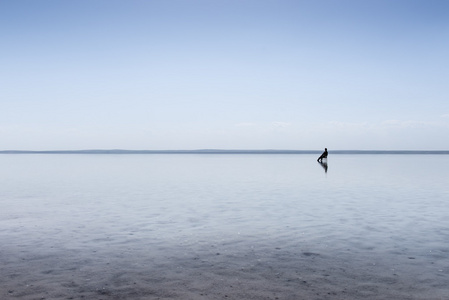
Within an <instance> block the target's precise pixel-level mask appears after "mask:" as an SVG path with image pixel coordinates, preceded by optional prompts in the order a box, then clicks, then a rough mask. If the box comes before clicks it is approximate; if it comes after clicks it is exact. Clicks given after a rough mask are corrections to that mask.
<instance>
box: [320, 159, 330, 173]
mask: <svg viewBox="0 0 449 300" xmlns="http://www.w3.org/2000/svg"><path fill="white" fill-rule="evenodd" d="M318 163H319V164H320V165H321V166H322V167H323V169H324V172H325V173H327V168H328V167H327V158H326V159H325V160H324V161H323V160H322V161H319V162H318Z"/></svg>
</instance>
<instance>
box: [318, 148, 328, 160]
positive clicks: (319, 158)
mask: <svg viewBox="0 0 449 300" xmlns="http://www.w3.org/2000/svg"><path fill="white" fill-rule="evenodd" d="M323 158H327V148H324V152H323V154H321V155H320V157H318V159H317V160H316V161H317V162H322V161H323Z"/></svg>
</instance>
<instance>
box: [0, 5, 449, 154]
mask: <svg viewBox="0 0 449 300" xmlns="http://www.w3.org/2000/svg"><path fill="white" fill-rule="evenodd" d="M0 38H1V39H0V41H1V47H0V108H1V109H0V150H79V149H135V150H138V149H149V150H151V149H154V150H165V149H166V150H171V149H186V150H187V149H291V150H293V149H298V150H320V149H323V148H324V147H327V148H328V149H329V150H330V151H331V150H337V149H338V150H348V149H358V150H449V1H446V0H422V1H416V0H372V1H370V0H366V1H359V0H339V1H336V0H314V1H311V0H309V1H301V0H295V1H289V0H207V1H206V0H154V1H152V0H147V1H144V0H126V1H123V0H120V1H118V0H95V1H92V0H76V1H60V0H39V1H37V0H0Z"/></svg>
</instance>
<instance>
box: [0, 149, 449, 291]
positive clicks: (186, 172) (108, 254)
mask: <svg viewBox="0 0 449 300" xmlns="http://www.w3.org/2000/svg"><path fill="white" fill-rule="evenodd" d="M315 156H316V155H306V154H304V155H250V154H244V155H237V154H230V155H221V154H215V155H214V154H211V155H208V154H199V155H195V154H184V155H178V154H166V155H164V154H156V155H2V156H0V165H1V166H2V168H1V169H0V207H1V210H0V244H1V246H0V250H1V251H2V253H3V257H2V260H3V262H4V264H5V265H8V266H10V268H12V266H13V262H14V260H13V259H12V258H11V257H10V256H11V255H13V254H14V255H16V256H17V255H18V257H22V258H23V259H30V258H33V257H34V258H35V257H37V256H39V255H44V254H45V255H53V254H54V255H57V254H58V253H69V254H71V255H75V256H76V257H75V258H74V260H75V261H76V260H78V263H79V261H82V260H83V259H85V258H86V257H89V256H92V255H93V254H92V253H95V256H96V257H97V259H98V260H99V261H103V262H105V263H106V262H111V261H115V262H116V263H119V262H121V263H122V264H123V266H125V265H131V264H133V265H134V267H135V268H142V270H144V265H145V264H146V265H147V266H148V264H151V262H154V260H158V261H164V259H165V260H167V259H169V258H172V259H173V258H180V257H201V255H204V257H210V256H207V255H212V254H215V255H218V254H220V255H223V254H226V255H227V258H228V259H230V258H231V257H232V259H233V260H235V261H236V262H238V261H239V260H238V259H239V258H241V259H242V261H244V260H243V257H247V256H248V255H249V254H248V253H252V255H254V261H253V262H251V263H250V261H251V259H250V258H247V259H246V264H245V263H243V265H244V266H245V267H249V266H253V267H254V266H255V265H257V262H261V261H263V260H264V259H265V261H266V262H267V263H271V264H273V265H275V264H276V263H279V265H282V263H281V262H280V261H279V259H280V258H279V257H278V256H279V255H281V253H282V255H285V257H289V258H288V259H289V260H291V261H293V260H292V258H293V259H294V258H298V257H301V258H308V259H315V263H316V264H318V265H320V263H321V264H322V265H320V266H322V269H323V270H324V269H326V270H327V271H326V272H327V273H331V274H330V275H332V271H330V270H332V268H334V269H335V268H338V269H341V270H343V269H345V268H346V269H347V270H357V271H354V272H359V276H362V277H363V276H368V274H372V273H376V272H377V273H376V274H380V275H379V276H378V277H379V278H383V279H382V280H385V278H389V279H388V280H390V279H391V280H393V281H394V282H396V283H397V279H396V278H397V277H400V278H401V280H399V282H401V284H402V286H404V289H406V288H410V287H412V286H416V285H418V290H416V291H415V293H418V292H420V293H423V294H422V295H421V296H422V297H424V298H428V299H430V298H432V297H434V296H435V297H436V296H439V295H440V293H445V292H447V289H445V288H444V286H445V283H447V282H449V263H448V262H449V260H448V255H449V244H448V241H449V229H448V228H449V218H448V213H449V202H448V201H449V186H448V182H449V181H448V179H449V156H446V155H331V156H330V157H329V159H328V168H327V171H325V169H324V167H323V166H321V165H320V164H319V163H317V162H316V157H315ZM76 253H78V254H76ZM79 253H81V254H79ZM8 254H9V255H10V256H7V255H8ZM81 255H84V256H81ZM5 257H6V258H5ZM126 257H127V258H126ZM137 257H140V260H138V259H137ZM223 257H225V256H223ZM131 258H133V259H134V260H132V259H131ZM256 258H257V259H256ZM336 258H338V259H337V260H336V261H335V259H336ZM130 259H131V261H130ZM210 259H212V258H210ZM223 259H224V258H223ZM320 259H322V260H323V261H322V262H320ZM325 259H327V263H325V261H324V260H325ZM332 259H334V260H333V261H332ZM301 261H302V260H301ZM0 262H1V260H0ZM136 265H139V266H140V267H136ZM181 265H182V263H181ZM241 265H242V262H241V263H240V266H239V268H240V267H241ZM329 265H330V266H331V267H330V269H329ZM326 266H327V267H326ZM36 267H39V266H36ZM40 267H42V266H40ZM97 267H98V266H97ZM189 267H192V266H190V265H185V268H189ZM279 268H280V267H279ZM281 269H282V268H281ZM11 272H12V271H11ZM90 272H91V273H89V274H91V275H94V274H95V273H96V271H95V270H91V271H90ZM211 272H213V271H211ZM283 272H284V273H288V272H287V269H283ZM323 272H324V271H323ZM326 272H325V273H326ZM335 272H337V271H335ZM338 272H340V271H338ZM338 272H337V273H338ZM337 273H335V274H337ZM338 274H339V273H338ZM167 276H168V275H167ZM323 276H325V275H323ZM327 276H329V274H327ZM370 276H371V275H370ZM105 280H106V279H105ZM348 280H349V279H348ZM395 280H396V281H395ZM368 281H369V280H368ZM412 281H413V282H412ZM430 281H432V282H433V284H430V283H429V282H430ZM11 284H12V283H11ZM430 290H433V291H434V292H433V293H436V294H426V293H427V292H429V291H430ZM426 291H427V292H426ZM435 291H436V292H435ZM429 293H430V292H429ZM367 295H368V296H369V294H365V295H359V294H358V295H357V296H367ZM418 295H420V294H419V293H418ZM418 298H419V296H418ZM435 299H437V298H435ZM438 299H439V298H438Z"/></svg>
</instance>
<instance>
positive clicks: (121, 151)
mask: <svg viewBox="0 0 449 300" xmlns="http://www.w3.org/2000/svg"><path fill="white" fill-rule="evenodd" d="M322 152H323V150H287V149H194V150H180V149H179V150H128V149H84V150H0V154H319V153H322ZM329 153H332V154H449V150H330V151H329Z"/></svg>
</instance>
